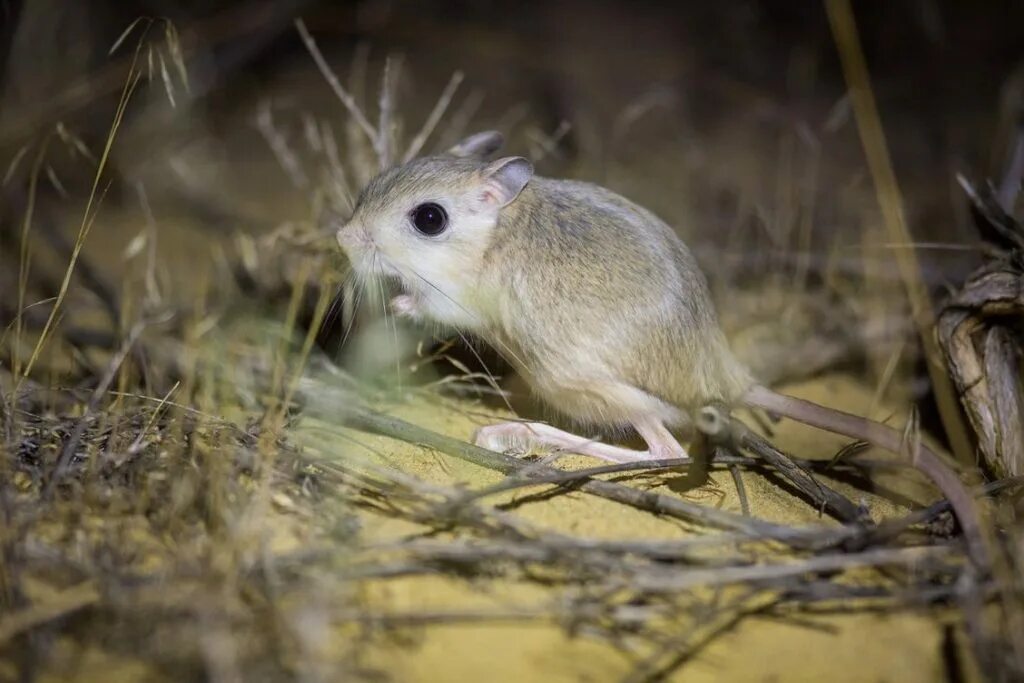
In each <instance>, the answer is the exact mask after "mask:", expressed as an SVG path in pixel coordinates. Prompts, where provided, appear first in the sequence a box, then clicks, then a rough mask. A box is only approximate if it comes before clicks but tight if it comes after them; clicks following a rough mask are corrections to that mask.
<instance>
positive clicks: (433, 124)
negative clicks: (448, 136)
mask: <svg viewBox="0 0 1024 683" xmlns="http://www.w3.org/2000/svg"><path fill="white" fill-rule="evenodd" d="M463 78H464V76H463V73H462V72H461V71H456V72H455V73H453V74H452V77H451V79H450V80H449V81H448V85H446V86H445V88H444V91H443V92H442V93H441V96H440V97H438V98H437V103H436V104H434V108H433V109H431V110H430V114H429V115H428V116H427V120H426V121H424V122H423V127H422V128H420V131H419V132H418V133H417V134H416V137H414V138H413V139H412V142H410V143H409V147H408V149H406V150H405V155H404V156H403V157H402V163H409V162H410V161H412V160H413V159H415V158H416V155H417V154H419V153H420V151H421V150H422V149H423V146H424V145H425V144H427V140H428V139H429V138H430V134H431V133H433V132H434V129H435V128H437V124H438V123H440V121H441V118H442V117H443V116H444V114H445V112H446V111H448V107H449V106H450V105H451V102H452V99H453V98H454V97H455V91H456V90H458V89H459V84H461V83H462V80H463Z"/></svg>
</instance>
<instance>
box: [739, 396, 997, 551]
mask: <svg viewBox="0 0 1024 683" xmlns="http://www.w3.org/2000/svg"><path fill="white" fill-rule="evenodd" d="M743 402H744V403H746V404H747V405H749V406H753V407H756V408H763V409H764V410H767V411H769V412H772V413H776V414H778V415H781V416H783V417H788V418H790V419H792V420H796V421H797V422H802V423H803V424H806V425H810V426H812V427H817V428H818V429H824V430H825V431H828V432H832V433H834V434H842V435H843V436H848V437H850V438H851V439H860V440H862V441H866V442H868V443H870V444H871V445H873V446H877V447H878V448H884V449H885V450H887V451H889V452H891V453H895V454H896V455H902V454H903V453H904V446H905V444H904V439H903V434H901V433H900V432H898V431H896V430H895V429H893V428H892V427H890V426H888V425H884V424H881V423H880V422H875V421H874V420H869V419H868V418H866V417H860V416H859V415H853V414H851V413H844V412H843V411H841V410H833V409H832V408H825V407H824V406H819V405H818V404H817V403H811V402H810V401H805V400H803V399H800V398H794V397H792V396H786V395H784V394H779V393H776V392H774V391H772V390H771V389H768V388H767V387H763V386H759V385H755V386H753V387H752V388H751V389H750V390H749V391H748V392H747V393H746V394H745V395H744V397H743ZM911 453H912V457H913V464H914V466H915V467H917V468H918V469H919V470H921V472H922V473H924V474H925V475H926V476H927V477H928V478H929V479H931V480H932V482H933V483H934V484H935V486H936V487H938V489H939V490H940V491H942V493H943V495H945V496H946V499H947V500H949V502H950V504H951V505H952V506H953V510H954V511H955V512H956V516H957V518H958V519H959V520H960V526H961V527H962V528H963V531H964V537H965V538H966V539H967V541H968V543H969V544H970V545H971V546H972V547H973V549H974V550H975V551H976V553H977V554H976V555H975V556H976V557H977V558H978V559H979V560H981V562H982V563H984V564H987V561H989V560H990V553H989V549H988V547H987V546H988V544H987V542H986V540H987V539H986V536H985V531H984V529H983V527H982V524H981V520H980V518H979V510H978V508H977V506H976V505H975V503H974V499H973V498H972V497H971V494H970V493H969V492H968V491H967V489H966V488H964V485H963V482H961V481H960V478H959V477H958V476H957V475H956V473H955V472H954V471H953V470H952V469H951V468H950V467H949V466H948V465H947V464H946V463H945V462H944V461H943V460H942V458H940V457H939V455H938V454H937V453H935V451H933V450H932V449H931V448H929V447H928V446H926V445H925V444H923V443H920V444H917V448H916V449H911Z"/></svg>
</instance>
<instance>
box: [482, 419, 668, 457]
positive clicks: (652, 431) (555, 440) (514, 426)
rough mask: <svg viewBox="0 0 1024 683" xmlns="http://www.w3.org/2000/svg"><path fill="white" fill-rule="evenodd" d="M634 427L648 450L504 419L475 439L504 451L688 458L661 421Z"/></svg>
mask: <svg viewBox="0 0 1024 683" xmlns="http://www.w3.org/2000/svg"><path fill="white" fill-rule="evenodd" d="M633 426H634V427H635V428H636V430H637V432H639V434H640V436H641V438H643V440H644V441H645V442H647V448H648V449H647V450H646V451H634V450H631V449H629V448H621V447H619V446H612V445H609V444H606V443H602V442H600V441H597V440H595V439H588V438H586V437H583V436H577V435H576V434H572V433H570V432H566V431H563V430H561V429H558V428H556V427H552V426H551V425H547V424H543V423H540V422H502V423H500V424H495V425H489V426H487V427H481V428H480V429H478V430H477V431H476V434H475V435H474V437H473V441H474V443H476V445H478V446H481V447H483V448H487V449H490V450H494V451H504V450H506V449H507V448H509V447H510V446H513V445H517V444H529V445H541V446H547V447H549V448H556V449H558V450H563V451H569V452H570V453H579V454H580V455H589V456H592V457H595V458H600V459H601V460H607V461H609V462H616V463H625V462H638V461H642V460H661V459H669V458H686V457H688V456H687V454H686V449H684V448H683V446H682V445H681V444H680V443H679V442H678V441H677V440H676V439H675V437H674V436H672V434H671V432H669V431H668V429H667V428H666V427H665V425H664V424H663V423H662V422H661V421H660V420H657V419H655V418H647V419H642V420H636V421H634V422H633Z"/></svg>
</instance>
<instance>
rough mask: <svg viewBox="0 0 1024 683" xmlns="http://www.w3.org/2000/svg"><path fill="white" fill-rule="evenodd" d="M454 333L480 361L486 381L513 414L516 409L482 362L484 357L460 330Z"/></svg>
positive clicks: (477, 360)
mask: <svg viewBox="0 0 1024 683" xmlns="http://www.w3.org/2000/svg"><path fill="white" fill-rule="evenodd" d="M455 333H456V334H457V335H459V339H461V340H462V343H463V344H465V345H466V347H467V348H468V349H469V352H470V353H472V354H473V357H474V358H476V362H478V363H480V367H482V368H483V369H484V374H485V375H487V383H488V384H490V385H491V388H492V389H494V391H496V392H497V394H498V396H500V397H501V400H502V402H503V403H504V404H505V407H506V408H508V412H510V413H512V414H513V415H515V414H516V411H515V409H514V408H513V407H512V403H511V402H510V401H509V400H508V396H506V395H505V392H503V391H502V390H501V387H500V386H498V380H497V379H495V377H494V374H493V373H492V372H491V369H490V368H488V367H487V363H485V362H484V359H483V358H481V357H480V354H479V353H477V352H476V349H475V348H473V345H472V344H470V343H469V340H468V339H466V337H465V335H463V334H462V332H459V331H458V330H456V331H455Z"/></svg>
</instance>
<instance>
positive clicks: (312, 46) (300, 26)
mask: <svg viewBox="0 0 1024 683" xmlns="http://www.w3.org/2000/svg"><path fill="white" fill-rule="evenodd" d="M295 28H296V29H297V30H298V32H299V36H301V37H302V42H303V43H304V44H305V45H306V49H307V50H309V54H310V55H312V57H313V61H315V62H316V66H317V68H318V69H320V73H321V74H322V75H323V77H324V79H325V80H326V81H327V83H328V85H330V86H331V89H332V90H334V94H335V95H337V96H338V99H339V100H341V103H342V104H343V105H345V109H347V110H348V113H349V115H351V116H352V119H353V120H354V121H355V122H356V124H357V125H358V126H359V127H360V128H361V129H362V130H363V132H364V133H366V137H367V138H368V139H369V140H370V142H371V143H373V142H375V141H376V140H377V135H378V132H377V131H376V130H375V129H374V127H373V126H372V125H371V124H370V122H369V121H367V120H366V116H364V115H363V112H362V110H361V109H360V108H359V105H357V104H356V102H355V100H354V99H352V95H350V94H349V92H348V91H347V90H345V87H344V86H343V85H342V84H341V81H340V80H338V77H337V75H335V73H334V71H332V70H331V67H330V65H328V64H327V60H326V59H324V56H323V53H321V52H320V48H319V47H317V44H316V41H315V40H313V36H312V35H310V33H309V30H308V29H307V28H306V23H305V22H304V21H302V19H296V20H295Z"/></svg>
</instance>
